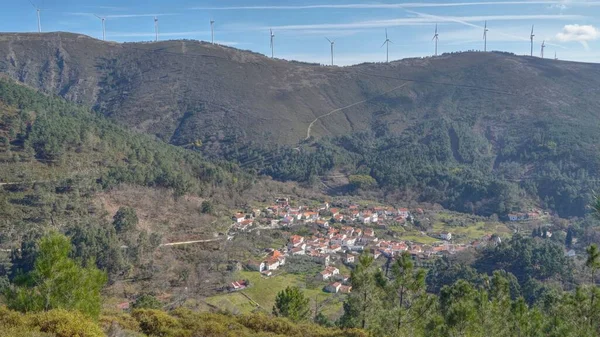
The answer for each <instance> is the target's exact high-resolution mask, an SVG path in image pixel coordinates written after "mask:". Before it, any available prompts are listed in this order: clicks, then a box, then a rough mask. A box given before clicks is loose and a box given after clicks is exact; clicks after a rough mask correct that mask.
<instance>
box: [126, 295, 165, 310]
mask: <svg viewBox="0 0 600 337" xmlns="http://www.w3.org/2000/svg"><path fill="white" fill-rule="evenodd" d="M132 307H133V308H134V309H161V308H162V307H163V304H162V303H161V302H160V301H159V300H158V299H157V298H156V297H154V296H152V295H149V294H144V295H141V296H140V297H138V298H137V299H136V300H135V302H134V303H133V305H132Z"/></svg>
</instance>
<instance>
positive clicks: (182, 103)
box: [0, 33, 600, 216]
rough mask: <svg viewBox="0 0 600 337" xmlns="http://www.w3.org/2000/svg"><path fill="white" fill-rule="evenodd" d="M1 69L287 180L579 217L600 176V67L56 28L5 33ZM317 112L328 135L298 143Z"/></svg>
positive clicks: (453, 204)
mask: <svg viewBox="0 0 600 337" xmlns="http://www.w3.org/2000/svg"><path fill="white" fill-rule="evenodd" d="M0 72H3V73H5V74H8V75H9V76H11V77H13V78H15V79H17V80H19V81H21V82H23V83H26V84H28V85H30V86H33V87H36V88H39V89H41V90H43V91H45V92H48V93H54V94H57V95H60V96H63V97H65V98H67V99H69V100H72V101H75V102H79V103H84V104H87V105H90V106H93V107H94V108H95V109H96V110H97V111H99V112H101V113H103V114H104V115H106V116H109V117H110V118H113V119H115V120H117V121H119V122H121V123H123V124H125V125H127V126H129V127H131V128H133V129H135V130H139V131H143V132H146V133H149V134H152V135H156V136H158V137H160V138H161V139H163V140H164V141H167V142H170V143H172V144H175V145H189V144H196V145H201V146H197V147H200V148H201V149H202V151H203V152H204V153H205V154H207V155H214V156H218V157H222V156H225V157H226V158H228V159H232V160H236V161H238V162H240V163H242V166H244V167H254V168H255V169H257V170H258V171H260V172H262V173H265V174H269V175H272V176H274V177H276V178H278V179H282V180H289V179H292V180H298V181H314V179H315V177H316V176H322V175H325V174H328V172H330V171H332V170H334V169H340V168H343V171H344V172H345V173H346V174H348V175H351V174H367V175H370V176H372V177H373V178H375V179H376V182H377V184H378V185H379V187H380V188H383V189H384V190H387V194H394V195H399V197H401V198H411V199H415V198H416V199H419V200H424V201H432V202H440V203H442V204H443V205H444V206H446V207H449V208H452V209H456V210H461V211H469V212H476V213H481V214H491V213H498V214H505V213H507V212H510V211H514V210H520V209H522V208H527V207H529V206H531V205H534V204H535V205H539V206H542V207H547V208H551V209H554V210H557V211H558V212H559V213H560V214H561V215H565V216H566V215H583V214H584V213H585V206H586V204H587V200H588V198H589V196H590V193H591V191H592V190H593V189H596V188H597V187H598V186H600V185H599V184H598V182H597V181H598V179H599V177H598V172H599V170H598V168H599V162H598V158H599V156H598V154H599V153H598V146H597V144H598V140H599V139H598V138H599V136H598V132H597V130H598V127H599V126H600V124H599V122H598V121H599V117H600V116H599V115H600V109H599V108H600V101H598V99H597V97H599V94H600V65H597V64H584V63H575V62H563V61H555V60H549V59H539V58H531V57H521V56H515V55H511V54H507V53H480V52H467V53H456V54H449V55H442V56H440V57H435V58H422V59H406V60H401V61H395V62H392V63H389V64H362V65H357V66H352V67H344V68H338V67H324V66H319V65H314V64H305V63H299V62H287V61H283V60H271V59H269V58H266V57H264V56H261V55H258V54H255V53H252V52H247V51H241V50H237V49H233V48H229V47H223V46H215V45H211V44H207V43H202V42H198V41H164V42H157V43H125V44H117V43H110V42H103V41H99V40H95V39H92V38H89V37H86V36H83V35H77V34H70V33H47V34H1V35H0ZM310 125H312V127H311V128H310V136H311V138H310V141H309V142H308V144H311V143H313V142H314V140H318V142H317V143H316V144H315V143H313V144H312V145H313V146H312V147H306V146H302V147H301V148H300V149H299V150H291V149H289V147H296V146H297V144H299V143H302V144H306V142H304V139H305V138H306V137H307V132H308V129H309V126H310ZM198 141H200V142H198ZM282 145H283V147H282V148H281V147H279V148H278V146H282ZM315 149H318V150H320V151H316V152H315V151H314V150H315ZM501 196H502V197H501Z"/></svg>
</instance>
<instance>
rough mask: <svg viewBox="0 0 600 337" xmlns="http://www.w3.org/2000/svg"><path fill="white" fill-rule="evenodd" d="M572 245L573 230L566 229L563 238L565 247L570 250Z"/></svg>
mask: <svg viewBox="0 0 600 337" xmlns="http://www.w3.org/2000/svg"><path fill="white" fill-rule="evenodd" d="M572 245H573V228H571V227H569V229H567V237H566V238H565V247H567V248H571V246H572Z"/></svg>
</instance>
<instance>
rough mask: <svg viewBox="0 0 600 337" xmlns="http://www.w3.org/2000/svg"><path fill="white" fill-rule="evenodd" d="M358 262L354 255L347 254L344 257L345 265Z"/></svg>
mask: <svg viewBox="0 0 600 337" xmlns="http://www.w3.org/2000/svg"><path fill="white" fill-rule="evenodd" d="M355 260H356V256H354V255H352V254H345V255H344V263H354V262H355Z"/></svg>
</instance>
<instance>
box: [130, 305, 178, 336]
mask: <svg viewBox="0 0 600 337" xmlns="http://www.w3.org/2000/svg"><path fill="white" fill-rule="evenodd" d="M131 315H132V316H133V318H135V319H136V320H137V321H138V323H139V324H140V329H141V330H142V332H143V333H145V334H147V335H152V336H170V334H171V333H172V332H173V331H175V330H176V329H178V328H180V324H179V322H178V321H177V319H175V318H173V317H172V316H169V314H167V313H166V312H164V311H159V310H153V309H137V310H134V311H133V312H132V313H131Z"/></svg>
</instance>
